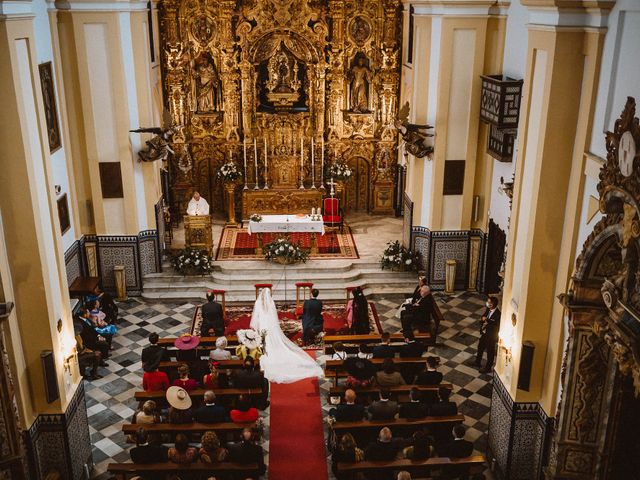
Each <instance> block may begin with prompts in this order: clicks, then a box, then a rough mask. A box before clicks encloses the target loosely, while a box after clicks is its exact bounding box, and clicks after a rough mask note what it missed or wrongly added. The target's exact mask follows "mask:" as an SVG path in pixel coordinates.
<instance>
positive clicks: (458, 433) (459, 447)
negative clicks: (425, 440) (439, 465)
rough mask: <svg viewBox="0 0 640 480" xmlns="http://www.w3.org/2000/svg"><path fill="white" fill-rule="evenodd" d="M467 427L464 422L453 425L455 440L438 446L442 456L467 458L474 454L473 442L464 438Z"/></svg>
mask: <svg viewBox="0 0 640 480" xmlns="http://www.w3.org/2000/svg"><path fill="white" fill-rule="evenodd" d="M465 433H466V428H465V427H464V425H462V424H457V425H455V426H454V427H453V440H452V441H451V442H449V443H446V444H444V445H442V446H441V447H439V448H438V454H439V455H440V456H441V457H449V458H465V457H469V456H471V455H472V454H473V443H471V442H469V441H467V440H465V439H464V435H465Z"/></svg>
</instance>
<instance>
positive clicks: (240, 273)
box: [142, 260, 416, 302]
mask: <svg viewBox="0 0 640 480" xmlns="http://www.w3.org/2000/svg"><path fill="white" fill-rule="evenodd" d="M164 270H165V271H164V272H163V273H153V274H149V275H146V276H145V277H144V289H143V292H142V296H143V297H144V298H148V299H153V300H162V299H166V300H175V299H202V298H203V297H204V293H205V292H206V291H207V290H211V289H224V290H226V291H227V301H228V302H253V301H254V300H255V290H254V286H253V285H254V284H255V283H272V284H273V285H274V296H275V299H276V300H278V301H283V300H285V275H286V288H287V292H286V299H287V300H288V301H295V283H296V282H313V283H314V287H316V288H318V289H319V290H321V292H322V293H321V298H322V299H323V300H329V301H331V300H344V299H345V288H346V287H351V286H360V287H363V289H364V292H365V294H366V295H367V296H377V295H389V294H402V293H410V292H411V291H412V290H413V288H414V284H415V283H416V274H415V273H412V272H392V271H390V270H381V269H380V265H379V264H378V263H377V262H371V261H362V260H359V261H345V260H314V261H309V262H307V263H306V264H298V265H294V266H288V267H286V269H285V268H284V267H283V266H282V265H277V264H271V263H267V262H256V261H249V262H224V263H221V264H218V265H216V267H215V270H214V271H213V272H212V273H211V275H208V276H205V277H183V276H182V275H178V274H176V273H174V272H173V270H172V268H171V267H170V266H169V265H165V267H164Z"/></svg>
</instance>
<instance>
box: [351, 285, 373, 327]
mask: <svg viewBox="0 0 640 480" xmlns="http://www.w3.org/2000/svg"><path fill="white" fill-rule="evenodd" d="M351 295H353V299H352V300H349V303H348V304H347V324H348V325H349V333H351V334H352V335H366V334H368V333H369V332H370V331H371V327H370V325H369V302H367V297H365V295H364V292H363V291H362V288H360V287H356V288H354V289H353V290H352V291H351Z"/></svg>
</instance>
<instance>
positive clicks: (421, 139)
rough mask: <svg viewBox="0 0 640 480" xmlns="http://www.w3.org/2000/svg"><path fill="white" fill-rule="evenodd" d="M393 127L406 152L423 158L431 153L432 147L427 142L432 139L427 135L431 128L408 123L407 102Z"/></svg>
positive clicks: (430, 134) (430, 135)
mask: <svg viewBox="0 0 640 480" xmlns="http://www.w3.org/2000/svg"><path fill="white" fill-rule="evenodd" d="M395 127H396V128H397V129H398V133H400V136H401V137H402V139H403V140H404V144H405V148H406V149H407V152H409V153H410V154H411V155H413V156H414V157H418V158H423V157H426V156H427V155H429V154H430V153H433V147H432V146H431V145H429V144H428V141H427V139H428V138H429V137H433V134H432V133H427V130H430V129H432V128H433V127H432V126H431V125H418V124H415V123H409V102H406V103H405V104H404V105H403V106H402V108H401V109H400V111H399V112H398V118H397V119H396V121H395Z"/></svg>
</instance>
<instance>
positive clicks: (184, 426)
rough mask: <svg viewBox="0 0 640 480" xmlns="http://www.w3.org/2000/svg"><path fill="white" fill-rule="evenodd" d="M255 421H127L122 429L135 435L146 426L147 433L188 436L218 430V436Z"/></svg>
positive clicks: (238, 430)
mask: <svg viewBox="0 0 640 480" xmlns="http://www.w3.org/2000/svg"><path fill="white" fill-rule="evenodd" d="M255 425H256V424H255V422H249V423H234V422H224V423H195V422H194V423H181V424H179V425H176V424H172V423H152V424H136V423H125V424H124V425H122V431H123V432H124V434H125V435H133V434H135V433H136V432H137V431H138V429H139V428H144V429H145V430H146V431H147V433H157V434H169V435H172V436H173V435H177V434H179V433H184V434H185V435H187V436H193V435H202V434H203V433H204V432H208V431H210V430H212V431H214V432H216V433H217V434H218V436H220V435H221V434H230V433H238V432H241V431H242V429H243V428H245V427H250V428H254V427H255Z"/></svg>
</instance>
